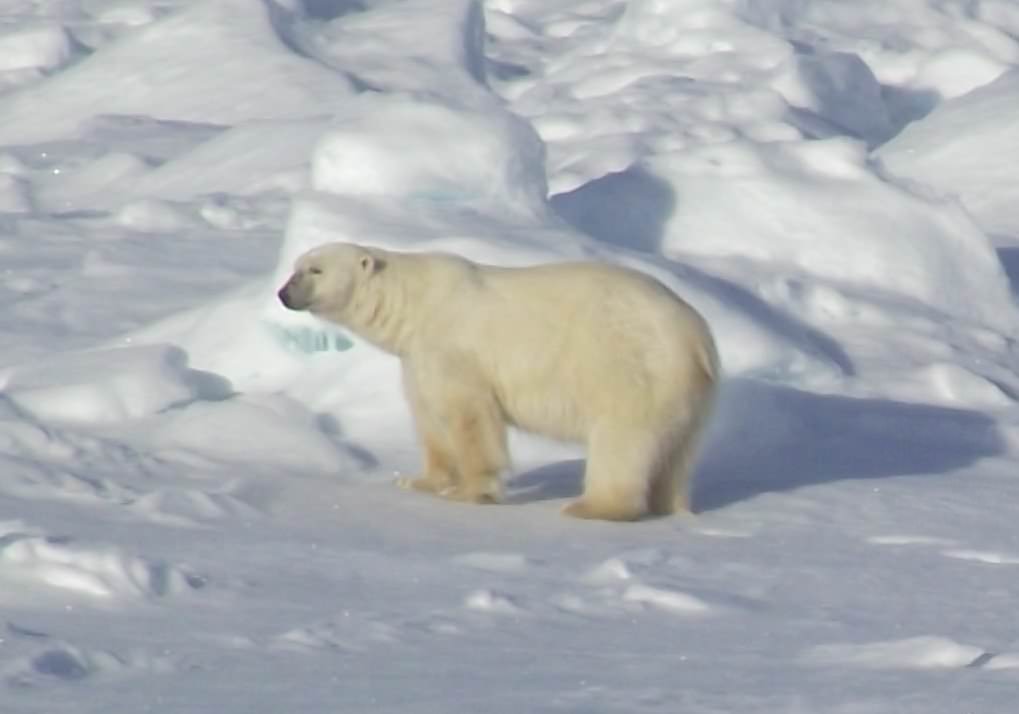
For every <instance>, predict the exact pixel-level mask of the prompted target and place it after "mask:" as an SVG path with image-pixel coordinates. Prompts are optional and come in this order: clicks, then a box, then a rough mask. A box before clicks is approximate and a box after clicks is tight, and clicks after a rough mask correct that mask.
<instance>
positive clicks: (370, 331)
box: [327, 260, 427, 355]
mask: <svg viewBox="0 0 1019 714" xmlns="http://www.w3.org/2000/svg"><path fill="white" fill-rule="evenodd" d="M407 267H408V266H405V265H403V263H402V261H399V260H391V261H388V262H387V264H386V267H385V269H384V270H383V271H382V272H381V273H379V274H378V275H375V276H373V277H372V278H371V279H369V280H367V281H365V283H364V284H362V285H361V286H359V288H358V289H357V290H356V291H355V295H354V297H353V299H352V300H351V301H350V303H349V304H348V305H347V307H346V309H344V310H343V314H341V315H335V316H327V317H329V318H330V319H333V320H334V321H335V322H338V323H340V324H342V325H345V326H346V327H348V328H349V329H350V330H352V331H353V332H355V333H356V334H357V335H359V336H360V337H362V338H363V339H365V340H368V341H369V342H371V343H372V344H374V345H375V346H376V347H379V348H381V349H383V350H385V351H386V352H390V353H392V354H395V355H403V354H405V353H406V350H407V348H408V346H409V345H410V343H411V342H412V341H413V339H414V332H415V326H417V325H420V324H421V322H422V321H421V317H420V314H419V313H421V312H422V311H423V310H425V309H427V308H426V306H425V305H423V304H422V302H421V299H420V297H421V296H422V295H423V294H424V293H423V292H422V291H421V289H420V288H419V286H418V285H417V283H418V282H420V281H421V279H422V278H423V276H422V275H421V274H420V273H419V272H418V271H415V270H413V269H410V270H408V269H406V268H407ZM415 295H417V296H418V298H415V297H414V296H415Z"/></svg>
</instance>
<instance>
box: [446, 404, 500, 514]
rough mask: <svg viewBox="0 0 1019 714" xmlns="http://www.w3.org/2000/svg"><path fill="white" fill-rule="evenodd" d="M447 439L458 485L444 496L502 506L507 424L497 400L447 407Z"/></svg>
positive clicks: (448, 490)
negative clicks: (454, 462) (453, 460)
mask: <svg viewBox="0 0 1019 714" xmlns="http://www.w3.org/2000/svg"><path fill="white" fill-rule="evenodd" d="M444 411H445V414H446V424H445V427H446V435H447V438H448V441H449V445H450V449H451V451H452V453H453V455H454V456H453V458H454V459H455V461H456V474H457V477H458V478H457V482H456V484H455V485H454V486H453V488H451V489H447V490H446V491H444V492H442V493H441V495H442V496H445V497H446V498H451V499H454V500H457V501H468V502H470V503H499V502H500V501H502V497H503V487H502V478H501V476H502V471H503V470H504V469H505V468H506V466H507V464H508V462H509V456H508V451H507V447H506V424H505V422H504V421H503V418H502V414H501V411H500V409H499V406H498V404H496V402H495V399H494V398H492V397H488V396H485V395H476V396H475V397H474V398H473V399H471V400H470V401H466V402H461V403H454V404H450V405H447V409H445V410H444Z"/></svg>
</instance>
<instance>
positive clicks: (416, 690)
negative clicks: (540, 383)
mask: <svg viewBox="0 0 1019 714" xmlns="http://www.w3.org/2000/svg"><path fill="white" fill-rule="evenodd" d="M1016 37H1019V10H1017V9H1016V7H1015V5H1014V3H1012V2H1011V1H1010V0H981V1H980V2H968V1H966V2H964V1H963V0H958V1H956V0H947V1H946V0H937V1H935V0H880V1H879V0H858V1H857V2H853V3H844V2H836V1H833V0H767V1H764V0H761V1H758V0H725V1H723V2H719V1H718V0H629V1H626V2H624V1H622V0H540V1H539V0H488V1H487V2H473V1H471V0H457V1H456V2H449V1H448V0H446V1H440V0H402V1H399V2H397V1H396V0H377V1H373V2H370V3H368V2H340V1H335V2H331V1H329V0H304V1H303V2H302V1H301V0H247V1H245V2H241V1H240V0H174V1H173V2H153V1H151V0H61V1H60V2H57V1H56V0H49V1H47V2H20V1H15V2H9V3H6V4H4V6H3V7H2V8H0V299H2V301H3V304H4V310H2V311H0V348H2V350H3V351H2V353H0V354H2V355H3V357H2V358H0V702H2V703H3V704H2V706H0V709H2V710H3V712H4V714H7V713H8V712H10V713H11V714H33V713H36V712H46V714H61V713H62V712H74V713H75V714H89V713H92V712H95V713H96V714H98V713H99V712H104V713H105V712H111V711H138V712H141V711H157V712H195V711H216V712H223V713H226V714H230V713H232V712H237V713H238V714H239V713H241V712H243V713H244V714H251V713H256V712H265V713H266V714H268V713H270V712H271V713H276V712H281V711H307V712H326V711H357V712H376V711H378V712H383V711H397V710H399V711H413V712H436V713H439V712H442V713H446V712H450V711H470V710H474V709H484V710H486V711H491V712H493V714H495V713H498V712H521V711H534V712H585V713H586V712H609V711H612V712H616V711H626V712H676V711H683V712H691V713H700V712H703V713H705V714H706V713H708V712H733V711H761V712H811V713H817V712H831V713H832V714H836V713H837V714H848V713H849V712H852V713H853V714H863V713H867V714H870V713H872V712H873V713H875V714H884V713H885V712H893V711H894V712H917V713H919V712H922V713H923V714H938V713H940V712H944V713H945V714H949V713H950V714H956V713H957V712H960V711H971V712H975V713H979V714H983V713H985V712H987V713H990V712H1003V711H1010V710H1011V709H1012V708H1013V702H1014V690H1015V674H1016V670H1017V667H1019V636H1017V635H1016V633H1015V631H1014V628H1012V627H1011V624H1010V623H1011V622H1012V620H1013V619H1014V618H1013V612H1014V609H1015V608H1014V606H1015V602H1016V598H1017V597H1019V585H1017V583H1019V580H1017V578H1016V571H1015V568H1016V566H1017V564H1019V538H1017V535H1016V532H1015V526H1014V523H1015V517H1014V507H1013V504H1014V503H1015V502H1016V500H1017V499H1019V481H1017V480H1016V474H1017V473H1019V470H1017V466H1019V410H1017V405H1016V399H1017V395H1019V369H1017V364H1019V350H1017V348H1016V344H1017V342H1016V340H1017V337H1019V311H1017V306H1016V295H1017V288H1016V285H1017V283H1019V252H1017V251H1019V248H1017V246H1019V222H1017V219H1016V217H1015V211H1014V210H1012V206H1013V205H1014V203H1015V201H1016V199H1017V198H1019V194H1017V192H1019V188H1017V187H1019V163H1017V162H1016V161H1015V160H1014V156H1015V155H1016V152H1017V150H1019V134H1017V129H1016V127H1017V124H1016V122H1015V121H1014V118H1015V116H1016V110H1017V108H1019V96H1017V87H1019V82H1017V77H1019V41H1017V40H1016ZM333 240H354V241H358V242H364V243H368V244H372V245H378V246H382V247H386V248H392V249H405V250H415V251H417V250H449V251H454V252H457V253H460V254H462V255H465V256H467V257H470V258H473V259H476V260H479V261H483V262H487V263H492V264H499V265H528V264H536V263H545V262H553V261H562V260H570V259H578V258H584V259H597V260H608V261H614V262H619V263H622V264H625V265H629V266H631V267H634V268H637V269H640V270H644V271H647V272H649V273H651V274H653V275H654V276H656V277H657V278H659V279H660V280H662V281H663V282H664V283H666V284H667V285H668V286H669V287H671V288H672V289H674V290H675V291H676V292H678V293H679V294H681V295H683V296H684V297H685V298H686V299H688V300H689V301H690V302H691V303H692V304H693V305H695V306H696V307H697V308H698V309H699V310H700V311H701V312H702V313H703V314H704V315H705V316H706V318H707V319H708V321H709V323H710V324H711V326H712V329H713V331H714V333H715V335H716V338H717V340H718V343H719V348H720V352H721V356H722V360H723V363H724V368H725V375H726V376H725V381H724V384H723V389H722V395H721V399H720V404H719V408H718V413H717V416H716V418H715V420H714V422H713V424H712V427H711V431H710V434H709V439H708V443H707V445H706V448H705V451H704V454H703V458H702V459H701V461H700V464H699V467H698V471H697V480H696V486H695V492H694V505H695V508H696V510H697V511H698V513H697V515H695V516H684V517H676V518H670V519H659V520H650V521H645V522H641V523H636V524H610V523H587V522H576V521H573V520H570V519H565V518H563V517H561V516H560V515H559V513H558V511H559V507H560V505H561V504H562V503H563V502H564V501H565V500H566V499H568V498H570V497H571V496H573V495H575V493H576V492H577V490H578V489H579V487H580V479H581V474H582V469H583V462H582V458H583V451H582V450H581V449H579V448H577V447H575V446H571V445H561V444H556V443H553V442H549V441H546V440H543V439H540V438H537V437H533V436H528V435H522V434H514V435H513V436H512V439H511V447H512V451H513V455H514V460H515V466H514V469H513V476H512V478H511V479H510V481H509V484H508V504H507V505H505V506H499V507H485V508H483V507H472V506H465V505H462V504H454V503H447V502H444V501H440V500H438V499H432V498H427V497H425V496H422V495H421V494H415V493H411V492H407V491H404V490H401V489H398V488H396V487H395V482H396V480H397V479H398V478H400V477H401V476H405V475H409V474H411V473H413V470H414V469H416V468H417V465H418V455H417V446H416V443H415V438H414V435H413V430H412V425H411V422H410V417H409V414H408V413H407V408H406V405H405V403H404V400H403V397H402V395H401V390H400V385H399V368H398V364H397V362H396V360H395V359H393V358H392V357H389V356H387V355H383V354H381V353H379V352H378V351H377V350H375V349H374V348H372V347H370V346H368V345H366V344H364V343H362V342H361V341H360V340H359V339H358V338H356V336H354V335H351V334H349V333H347V332H346V331H345V330H343V329H342V328H341V327H338V326H331V325H325V324H323V323H320V322H318V321H316V320H315V319H314V318H312V317H310V316H308V315H307V314H303V313H294V312H290V311H287V310H284V309H283V308H282V307H281V306H280V305H279V304H278V301H277V299H276V297H275V292H276V290H277V289H278V288H279V285H280V284H281V283H282V281H283V280H284V279H285V277H286V275H287V274H288V272H289V270H290V266H291V264H292V262H293V260H294V258H296V256H297V255H299V254H300V253H301V252H303V251H304V250H307V249H309V248H312V247H314V246H317V245H319V244H321V243H324V242H327V241H333Z"/></svg>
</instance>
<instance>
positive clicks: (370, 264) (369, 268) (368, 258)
mask: <svg viewBox="0 0 1019 714" xmlns="http://www.w3.org/2000/svg"><path fill="white" fill-rule="evenodd" d="M357 264H358V266H360V268H361V272H362V273H364V274H365V275H371V274H373V273H377V272H379V271H380V270H382V268H383V267H385V262H384V261H383V260H382V259H381V258H378V257H376V256H374V255H372V254H371V253H362V254H361V257H360V258H359V259H358V261H357Z"/></svg>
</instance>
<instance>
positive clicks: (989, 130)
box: [877, 70, 1019, 243]
mask: <svg viewBox="0 0 1019 714" xmlns="http://www.w3.org/2000/svg"><path fill="white" fill-rule="evenodd" d="M1017 116H1019V70H1012V71H1011V72H1009V73H1007V74H1005V75H1003V76H1001V77H1000V78H999V79H997V80H996V81H994V82H991V83H990V84H987V85H986V86H983V87H980V88H979V89H976V90H974V91H972V92H970V93H969V94H965V95H963V96H960V97H958V98H956V99H951V100H949V101H946V102H944V103H943V104H941V105H940V106H939V107H938V108H937V109H935V110H934V111H933V112H932V113H931V114H930V115H929V116H927V117H925V118H924V119H921V120H920V121H917V122H915V123H913V124H910V125H909V126H908V127H906V129H905V130H904V131H903V132H902V133H901V134H899V135H898V136H897V137H895V139H893V140H892V141H890V142H888V143H887V144H885V145H884V146H882V147H881V148H880V149H879V150H878V152H877V156H878V157H879V158H880V160H881V162H882V163H883V164H884V166H886V167H887V169H888V170H889V171H890V172H891V173H892V174H894V175H896V176H902V177H906V178H909V179H911V180H914V181H916V182H918V183H921V184H924V185H927V186H931V187H933V188H934V189H935V190H937V191H939V192H940V193H942V194H944V195H946V196H949V197H953V196H954V197H958V198H959V199H960V200H961V201H962V203H963V204H964V205H965V206H966V208H967V209H968V210H969V211H970V212H971V213H972V214H973V216H974V217H975V218H976V220H977V222H978V223H979V224H980V226H981V227H982V228H983V229H984V230H985V231H987V232H988V233H990V234H991V235H992V236H994V237H996V238H997V239H998V240H1000V241H1001V242H1005V243H1008V242H1019V212H1017V211H1016V202H1017V200H1019V162H1017V161H1016V158H1015V157H1017V156H1019V120H1017Z"/></svg>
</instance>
